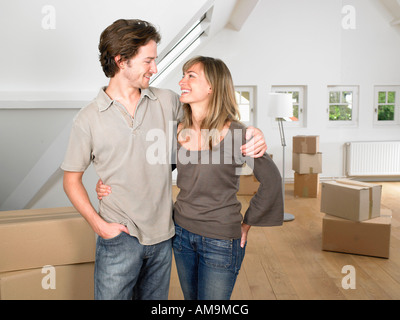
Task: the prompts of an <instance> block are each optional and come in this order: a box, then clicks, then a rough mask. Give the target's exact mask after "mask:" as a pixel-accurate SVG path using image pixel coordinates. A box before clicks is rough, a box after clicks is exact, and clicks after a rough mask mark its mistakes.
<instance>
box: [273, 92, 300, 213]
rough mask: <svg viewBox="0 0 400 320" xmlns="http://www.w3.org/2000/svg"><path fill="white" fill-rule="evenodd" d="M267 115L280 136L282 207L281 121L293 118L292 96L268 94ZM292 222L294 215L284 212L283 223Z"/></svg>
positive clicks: (283, 189) (283, 182) (283, 134)
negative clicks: (276, 127) (277, 128)
mask: <svg viewBox="0 0 400 320" xmlns="http://www.w3.org/2000/svg"><path fill="white" fill-rule="evenodd" d="M268 115H269V116H271V117H272V118H274V119H275V120H277V121H278V126H279V134H280V136H281V144H282V149H283V158H282V163H283V164H282V196H283V205H284V206H285V147H286V140H285V132H284V131H283V121H286V119H289V118H290V117H293V103H292V94H289V93H275V92H274V93H270V94H269V101H268ZM292 220H294V215H292V214H290V213H286V212H284V217H283V221H292Z"/></svg>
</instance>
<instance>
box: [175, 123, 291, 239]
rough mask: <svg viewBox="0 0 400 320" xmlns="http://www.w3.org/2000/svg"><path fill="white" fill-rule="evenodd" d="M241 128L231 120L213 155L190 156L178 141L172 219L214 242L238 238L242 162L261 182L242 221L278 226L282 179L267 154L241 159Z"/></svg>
mask: <svg viewBox="0 0 400 320" xmlns="http://www.w3.org/2000/svg"><path fill="white" fill-rule="evenodd" d="M245 131H246V128H245V126H244V125H242V124H241V123H239V122H235V121H233V122H232V123H231V125H230V128H229V131H228V133H227V135H226V136H225V137H224V139H223V140H222V141H221V142H220V143H219V144H218V145H217V146H215V147H213V150H212V151H210V150H199V151H189V150H187V149H185V148H184V147H183V146H181V145H180V144H179V142H178V148H177V169H178V178H177V185H178V187H179V189H180V192H179V194H178V196H177V199H176V202H175V206H174V220H175V222H176V223H177V224H178V225H180V226H181V227H183V228H185V229H187V230H188V231H190V232H192V233H196V234H199V235H202V236H205V237H209V238H215V239H238V238H240V237H241V222H242V219H243V217H242V214H241V208H242V206H241V203H240V202H239V200H238V199H237V197H236V193H237V191H238V189H239V177H240V176H239V175H238V173H239V169H240V168H241V167H242V165H243V164H244V162H246V163H247V164H248V165H249V166H250V167H251V168H252V169H253V172H254V175H255V177H256V178H257V180H258V181H260V186H259V189H258V191H257V193H256V194H255V195H254V196H253V197H252V199H251V201H250V205H249V208H248V209H247V211H246V213H245V215H244V219H243V222H245V223H246V224H249V225H252V226H278V225H281V224H282V223H283V197H282V178H281V175H280V173H279V170H278V168H277V167H276V165H275V164H274V162H273V161H272V159H271V158H270V157H269V156H268V155H266V154H265V155H264V156H262V157H261V158H256V159H254V158H250V157H243V155H242V154H241V152H240V146H241V145H243V144H244V143H245V141H246V138H245Z"/></svg>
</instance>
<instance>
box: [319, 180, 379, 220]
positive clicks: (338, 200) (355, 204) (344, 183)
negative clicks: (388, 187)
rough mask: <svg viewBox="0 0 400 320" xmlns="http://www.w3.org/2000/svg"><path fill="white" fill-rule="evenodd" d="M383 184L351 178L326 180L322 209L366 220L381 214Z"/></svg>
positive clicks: (332, 213) (345, 216) (338, 214)
mask: <svg viewBox="0 0 400 320" xmlns="http://www.w3.org/2000/svg"><path fill="white" fill-rule="evenodd" d="M381 195H382V186H381V185H378V184H372V183H365V182H359V181H354V180H350V179H340V180H336V181H326V182H323V183H322V186H321V211H322V212H324V213H327V214H330V215H333V216H337V217H340V218H344V219H348V220H352V221H364V220H368V219H373V218H376V217H379V216H380V206H381Z"/></svg>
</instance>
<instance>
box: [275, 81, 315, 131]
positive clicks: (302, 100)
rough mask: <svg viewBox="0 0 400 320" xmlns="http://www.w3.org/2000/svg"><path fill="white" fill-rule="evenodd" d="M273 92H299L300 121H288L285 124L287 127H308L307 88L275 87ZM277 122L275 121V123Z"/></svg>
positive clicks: (299, 86) (298, 86)
mask: <svg viewBox="0 0 400 320" xmlns="http://www.w3.org/2000/svg"><path fill="white" fill-rule="evenodd" d="M271 92H280V93H291V92H292V93H293V92H298V94H299V96H298V100H299V103H298V121H287V122H285V127H299V128H302V127H306V126H307V122H306V115H307V103H306V97H307V86H304V85H294V86H293V85H291V86H289V85H273V86H271ZM274 122H275V121H274Z"/></svg>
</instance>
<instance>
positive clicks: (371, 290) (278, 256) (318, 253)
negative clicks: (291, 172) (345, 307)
mask: <svg viewBox="0 0 400 320" xmlns="http://www.w3.org/2000/svg"><path fill="white" fill-rule="evenodd" d="M379 184H382V186H383V190H382V200H381V208H382V209H383V210H385V213H386V214H387V213H391V214H392V227H391V247H390V257H389V259H384V258H375V257H368V256H361V255H353V254H344V253H335V252H327V251H322V250H321V233H322V217H323V213H321V212H320V198H295V197H294V195H293V185H290V184H289V185H286V192H285V211H286V212H288V213H292V214H293V215H294V216H295V220H293V221H290V222H285V223H284V224H283V226H280V227H272V228H260V227H252V228H251V230H250V233H249V237H248V242H247V249H246V256H245V259H244V261H243V264H242V268H241V270H240V273H239V276H238V279H237V282H236V286H235V288H234V291H233V294H232V299H233V300H315V299H318V300H354V299H357V300H382V299H384V300H391V299H394V300H397V299H400V182H382V183H379ZM176 194H177V189H176V188H175V189H174V197H175V196H176ZM249 199H250V197H247V196H242V197H240V201H241V202H242V205H243V210H245V209H246V208H247V207H248V203H249ZM345 265H352V266H354V268H355V272H356V288H355V289H347V290H346V289H343V288H342V279H343V277H344V276H345V274H342V273H341V271H342V267H343V266H345ZM169 299H171V300H181V299H183V295H182V291H181V289H180V285H179V280H178V276H177V273H176V268H175V264H173V269H172V275H171V286H170V294H169Z"/></svg>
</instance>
